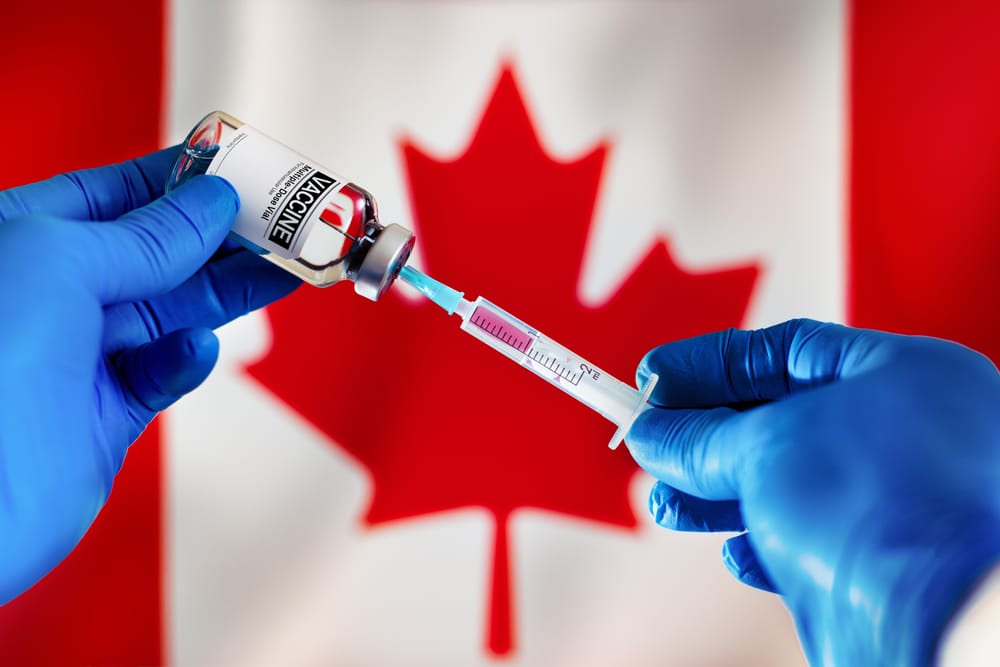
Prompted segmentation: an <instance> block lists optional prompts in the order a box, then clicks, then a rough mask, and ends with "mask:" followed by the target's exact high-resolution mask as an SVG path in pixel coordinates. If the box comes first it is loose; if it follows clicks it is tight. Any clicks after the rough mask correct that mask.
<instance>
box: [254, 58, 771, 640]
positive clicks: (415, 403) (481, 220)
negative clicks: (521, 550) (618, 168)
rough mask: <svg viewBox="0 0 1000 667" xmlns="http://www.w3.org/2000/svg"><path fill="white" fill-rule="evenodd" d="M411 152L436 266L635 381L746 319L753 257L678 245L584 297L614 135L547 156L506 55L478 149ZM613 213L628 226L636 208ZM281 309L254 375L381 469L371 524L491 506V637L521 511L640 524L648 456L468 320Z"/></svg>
mask: <svg viewBox="0 0 1000 667" xmlns="http://www.w3.org/2000/svg"><path fill="white" fill-rule="evenodd" d="M402 152H403V158H404V160H405V163H406V169H407V173H408V175H409V187H410V196H411V200H412V205H413V217H414V220H415V223H416V224H415V227H416V232H417V236H418V243H419V244H421V247H422V249H423V253H424V257H425V258H426V263H425V266H424V269H425V271H426V272H427V273H428V274H429V275H431V276H434V277H436V278H438V279H440V280H443V281H444V282H446V283H447V284H449V285H452V286H454V287H456V288H459V289H465V290H469V291H470V294H471V295H472V296H475V295H477V294H478V295H483V296H486V297H487V298H489V299H490V300H491V301H493V302H494V303H497V304H498V305H500V306H501V307H504V308H506V309H508V310H510V311H511V312H513V313H514V314H515V315H517V316H518V317H520V318H521V319H523V320H524V321H526V322H529V323H530V324H532V325H533V326H536V327H538V328H539V329H540V330H541V331H542V332H543V333H545V334H547V335H548V336H550V337H551V338H553V339H554V340H557V341H559V342H561V343H563V344H565V345H567V346H568V347H569V348H570V349H572V350H574V351H575V352H577V353H579V354H580V355H582V356H583V357H584V358H586V359H589V360H590V361H592V362H594V363H595V364H597V365H598V366H601V367H603V368H604V369H605V370H607V371H608V372H611V373H612V374H614V375H616V376H617V377H619V378H622V379H624V380H625V381H631V380H632V378H633V376H634V372H635V366H636V364H637V362H638V361H639V359H640V358H641V357H642V355H643V354H644V353H645V352H646V351H647V350H649V349H650V348H651V347H653V346H655V345H657V344H660V343H663V342H665V341H667V340H672V339H677V338H682V337H686V336H691V335H695V334H698V333H702V332H704V331H710V330H715V329H720V328H724V327H727V326H734V325H738V324H739V323H740V321H741V320H742V319H743V315H744V312H745V310H746V306H747V303H748V301H749V298H750V293H751V290H752V288H753V283H754V280H755V278H756V274H757V269H756V267H754V266H752V265H751V266H742V267H738V268H732V269H728V270H722V271H716V272H714V273H706V274H698V275H696V274H692V273H688V272H686V271H683V270H682V269H680V268H678V267H677V265H676V264H675V263H674V262H673V260H672V259H671V256H670V253H669V250H668V248H667V246H666V244H665V243H660V244H657V245H656V246H655V247H653V248H652V249H651V250H650V251H649V253H648V254H647V256H646V257H645V259H643V261H642V262H640V263H639V265H638V266H637V267H636V268H635V271H634V273H633V274H632V275H631V276H630V277H629V278H628V279H627V280H626V281H625V282H624V284H623V285H622V286H621V288H620V289H619V290H618V291H617V292H616V293H615V294H614V295H613V296H612V298H611V299H610V300H609V301H608V302H607V303H605V304H604V305H603V306H601V307H599V308H587V307H585V306H583V305H582V304H581V303H580V301H579V299H578V297H577V282H578V280H579V273H580V266H581V262H582V258H583V252H584V245H585V242H586V237H587V233H588V230H589V227H590V223H591V217H592V215H593V211H594V205H595V200H596V198H597V193H598V190H599V186H600V182H601V177H602V170H603V166H604V162H605V158H606V155H607V152H608V145H607V143H606V142H604V143H601V144H599V145H598V146H597V147H596V148H594V149H593V150H591V151H590V152H588V153H587V154H585V155H583V156H582V157H580V158H578V159H576V160H572V161H569V162H558V161H555V160H553V159H551V158H550V157H548V155H546V153H545V151H544V150H543V148H542V147H541V145H540V143H539V139H538V137H537V136H536V133H535V130H534V128H533V126H532V123H531V119H530V116H529V114H528V111H527V109H526V107H525V105H524V102H523V101H522V98H521V95H520V93H519V91H518V88H517V85H516V83H515V79H514V74H513V72H512V71H511V69H510V68H509V67H505V68H503V70H502V72H501V74H500V77H499V81H498V82H497V85H496V88H495V89H494V92H493V94H492V97H491V98H490V100H489V102H488V104H487V105H486V109H485V111H484V113H483V116H482V120H481V122H480V124H479V127H478V128H477V129H476V130H475V132H474V134H473V137H472V139H471V142H470V144H469V146H468V148H467V149H466V150H465V152H464V153H462V154H461V155H460V156H458V157H457V158H454V159H451V160H438V159H435V158H433V157H430V156H428V155H427V154H425V153H423V152H422V151H421V150H420V149H419V148H417V146H416V145H415V144H414V143H413V142H411V141H404V142H403V145H402ZM618 224H620V225H621V233H622V234H628V233H629V226H628V225H629V220H628V219H625V218H622V219H621V220H620V221H618ZM473 290H474V291H473ZM269 313H270V319H271V323H272V326H273V330H274V346H273V349H272V350H271V352H270V353H269V354H268V355H267V356H266V357H265V358H264V359H263V360H262V361H260V362H259V363H257V364H255V365H253V366H251V367H250V368H249V372H250V374H251V375H252V376H253V377H255V378H257V379H258V380H259V381H260V382H262V383H263V384H264V385H265V386H267V387H268V388H270V390H271V391H273V392H274V393H275V394H276V395H277V396H278V397H279V398H280V399H282V400H284V401H285V402H287V403H288V404H289V405H290V406H291V407H292V408H293V409H295V410H296V411H298V412H299V413H300V414H301V415H303V416H304V417H305V418H306V419H308V420H309V421H310V422H312V423H313V424H314V425H315V426H317V427H318V428H319V429H320V430H322V431H323V432H325V433H326V434H328V435H329V436H330V438H331V439H332V440H333V441H334V442H336V443H339V445H340V446H341V447H343V448H344V449H345V450H346V451H347V452H349V453H350V454H351V455H352V456H354V457H355V458H356V459H357V460H358V461H359V462H360V463H361V464H362V465H363V466H365V467H366V468H367V469H368V470H369V471H370V472H371V478H372V480H373V484H374V492H373V494H372V497H371V504H370V506H369V507H368V512H367V514H366V516H365V517H364V519H365V521H366V523H367V524H368V525H369V526H374V525H376V524H381V523H384V522H389V521H394V520H397V519H403V518H407V517H413V516H418V515H424V514H428V513H431V512H443V511H447V510H453V509H457V508H461V507H468V506H479V507H484V508H486V509H488V510H489V511H490V512H492V513H493V515H494V516H495V517H496V533H495V536H496V537H495V544H494V559H493V586H492V599H491V603H490V615H489V627H488V640H487V645H488V647H489V649H490V650H491V651H492V652H493V653H494V654H496V655H504V654H507V653H508V652H509V651H510V650H511V649H512V647H513V631H512V624H511V615H512V611H511V608H510V593H509V573H508V547H507V520H508V518H509V517H510V514H511V512H513V511H514V510H515V509H517V508H519V507H534V508H540V509H546V510H549V511H553V512H561V513H564V514H568V515H572V516H576V517H582V518H586V519H590V520H593V521H598V522H602V523H605V524H611V525H615V526H621V527H624V528H634V526H635V525H636V519H635V517H634V516H633V513H632V509H631V507H630V505H629V502H628V493H627V488H628V483H629V480H630V478H631V477H632V475H633V474H634V473H635V471H636V467H635V464H634V463H633V462H632V460H631V459H630V458H629V456H628V453H627V451H626V450H625V449H624V448H621V449H619V450H618V451H615V452H612V451H610V450H609V449H608V448H607V446H606V445H607V440H608V438H609V437H610V435H611V433H612V432H613V431H614V426H613V425H611V424H610V423H608V422H606V421H604V419H603V418H602V417H600V416H598V415H597V414H596V413H593V412H591V411H590V410H589V409H588V408H586V407H584V406H583V405H581V404H579V403H577V402H576V401H574V400H573V399H572V398H570V397H568V396H566V395H564V394H562V393H561V392H559V391H557V390H556V389H554V388H553V387H551V386H549V385H548V384H547V383H545V382H544V381H542V380H540V379H539V378H536V377H533V376H531V374H530V373H528V372H526V371H525V370H523V369H521V368H519V367H518V366H517V365H515V364H513V363H511V362H510V361H509V360H508V359H505V358H503V357H502V356H500V355H498V354H497V353H496V352H494V351H493V350H491V349H489V348H487V347H485V346H483V345H482V344H481V343H479V342H478V341H476V340H474V339H473V338H472V337H470V336H468V335H467V334H465V333H464V332H461V331H460V330H459V329H458V325H459V320H458V318H457V317H450V318H449V317H448V316H447V315H445V314H444V312H443V311H441V310H440V309H439V308H438V307H437V306H434V305H432V304H431V303H430V302H422V303H416V304H415V303H413V302H412V301H408V300H405V299H402V298H400V297H399V296H398V295H397V294H396V293H393V292H390V293H389V294H387V295H385V296H384V297H383V298H382V299H381V300H380V301H379V302H378V303H372V302H369V301H366V300H365V299H361V298H359V297H357V296H356V295H354V294H353V293H352V290H350V289H348V288H347V286H340V287H336V288H334V289H332V290H313V289H302V290H299V291H298V292H297V293H296V294H295V295H294V296H293V297H292V298H289V299H286V300H285V301H282V302H280V303H278V304H275V305H274V306H272V307H271V309H270V311H269ZM307 339H308V340H309V341H310V342H309V343H308V344H307V343H306V342H305V341H306V340H307ZM318 379H322V381H318ZM661 381H663V382H669V381H670V378H663V379H662V380H661Z"/></svg>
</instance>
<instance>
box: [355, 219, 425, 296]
mask: <svg viewBox="0 0 1000 667" xmlns="http://www.w3.org/2000/svg"><path fill="white" fill-rule="evenodd" d="M415 240H416V238H415V237H414V236H413V232H411V231H410V230H408V229H406V228H405V227H400V226H399V225H396V224H392V225H387V226H386V227H385V228H383V229H382V231H381V232H379V235H378V236H377V237H375V242H374V243H373V244H372V247H371V248H369V249H368V254H366V255H365V258H364V259H363V260H362V261H361V266H360V267H359V268H358V275H357V277H356V278H355V279H354V291H355V292H357V293H358V294H360V295H361V296H363V297H365V298H367V299H371V300H372V301H378V299H379V297H380V296H382V294H384V293H385V291H386V290H387V289H389V286H390V285H392V283H393V281H394V280H396V277H397V276H399V271H400V269H402V268H403V265H404V264H406V260H407V259H409V257H410V251H411V250H413V242H414V241H415Z"/></svg>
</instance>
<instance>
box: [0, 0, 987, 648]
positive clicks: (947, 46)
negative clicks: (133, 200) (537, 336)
mask: <svg viewBox="0 0 1000 667" xmlns="http://www.w3.org/2000/svg"><path fill="white" fill-rule="evenodd" d="M5 23H6V30H5V32H4V36H3V39H2V40H0V73H2V75H3V99H4V104H3V105H0V122H2V123H3V127H4V129H5V145H7V147H8V148H7V151H8V152H7V155H8V159H7V161H6V163H4V165H3V166H0V187H10V186H14V185H19V184H22V183H25V182H30V181H33V180H37V179H40V178H45V177H48V176H51V175H53V174H55V173H58V172H61V171H65V170H70V169H77V168H84V167H92V166H97V165H101V164H106V163H109V162H113V161H119V160H123V159H127V158H129V157H132V156H135V155H139V154H142V153H144V152H148V151H152V150H154V149H156V148H158V147H161V146H165V145H170V144H172V143H176V142H179V141H180V140H182V139H183V138H184V136H185V135H186V133H187V132H188V130H189V129H190V128H191V127H192V126H194V124H195V123H196V122H197V121H198V120H199V118H201V116H203V115H204V114H206V113H208V112H209V111H212V110H214V109H222V110H225V111H227V112H228V113H230V114H232V115H234V116H236V117H237V118H240V119H241V120H243V121H245V122H247V123H249V124H251V125H254V126H255V127H257V128H258V129H260V130H262V131H263V132H265V133H267V134H269V135H271V136H273V137H275V138H277V139H279V140H280V141H282V142H284V143H286V144H288V145H290V146H292V147H294V148H296V149H297V150H299V151H300V152H302V153H304V154H306V155H307V156H309V157H311V158H313V159H314V160H316V161H317V162H319V163H320V164H323V165H326V166H327V167H329V168H330V169H332V170H333V171H334V172H336V173H338V174H340V175H342V176H344V177H346V178H347V179H349V180H351V181H353V182H355V183H357V184H359V185H361V186H362V187H364V188H367V189H368V190H370V191H371V192H373V193H374V195H375V197H376V198H377V200H378V202H379V204H380V212H381V218H382V219H383V221H385V222H396V223H399V224H402V225H404V226H406V227H408V228H410V229H412V230H414V232H415V233H416V234H417V237H418V241H417V251H416V253H415V255H414V260H413V261H414V263H415V264H416V265H417V266H418V267H419V268H422V269H423V270H425V271H427V272H429V273H430V274H431V275H435V276H436V277H439V278H441V279H442V280H445V281H446V282H448V283H450V284H453V286H455V287H456V288H458V289H462V290H465V291H466V292H467V294H468V295H470V296H477V295H483V296H485V297H487V298H489V299H491V300H492V301H494V302H496V303H498V304H500V305H501V306H503V307H504V308H506V309H508V310H510V311H511V312H513V313H514V314H516V315H518V316H520V317H523V318H524V319H525V320H526V321H528V322H530V323H531V324H533V325H536V326H538V327H539V329H541V330H542V331H544V332H546V333H549V334H551V335H552V336H553V337H554V338H556V339H557V340H559V341H560V342H562V343H564V344H566V345H567V346H569V347H570V348H573V349H576V350H577V351H579V352H581V353H582V354H583V355H584V356H586V357H588V358H590V359H591V360H592V361H594V362H595V363H597V364H599V365H601V366H603V367H604V368H606V369H607V370H608V371H610V372H612V373H614V374H615V375H617V376H618V377H620V378H622V379H623V380H626V381H631V380H632V373H633V371H634V368H635V365H636V363H637V362H638V360H639V359H640V358H641V356H642V354H643V353H644V352H645V351H646V350H648V349H649V348H650V347H652V346H653V345H655V344H658V343H661V342H666V341H668V340H672V339H676V338H680V337H683V336H688V335H694V334H696V333H700V332H704V331H709V330H714V329H718V328H723V327H727V326H743V327H756V326H764V325H767V324H771V323H774V322H777V321H781V320H784V319H787V318H790V317H800V316H805V317H813V318H818V319H829V320H837V321H845V322H847V323H849V324H853V325H856V326H866V327H876V328H883V329H888V330H892V331H898V332H904V333H922V334H931V335H937V336H943V337H947V338H951V339H955V340H958V341H960V342H963V343H965V344H967V345H970V346H972V347H974V348H976V349H979V350H981V351H983V352H985V353H987V354H989V355H991V356H992V358H993V359H994V360H997V359H998V358H1000V336H998V335H997V334H996V333H995V332H996V330H997V327H996V324H997V308H996V305H995V297H994V289H995V287H994V286H995V285H996V282H997V278H998V277H1000V268H998V267H1000V225H998V224H997V223H998V222H1000V124H998V123H997V121H996V118H998V117H1000V85H998V83H1000V55H998V51H997V50H996V48H995V45H994V44H995V35H996V34H998V31H1000V8H998V7H997V5H996V4H995V3H992V2H988V1H986V0H983V1H981V2H977V1H975V0H963V1H961V2H953V3H948V5H947V7H945V6H944V5H943V4H942V3H938V2H932V1H930V0H917V1H915V2H909V3H898V2H892V1H890V0H864V1H862V0H855V1H854V2H851V1H850V0H844V1H843V2H837V1H834V0H810V1H804V0H753V1H750V2H746V1H742V0H731V1H726V0H711V1H708V0H706V1H691V0H676V1H670V0H663V1H661V2H655V1H652V0H648V1H635V2H629V1H626V0H621V1H610V0H609V1H605V2H601V1H598V0H579V1H572V0H558V1H552V2H485V1H475V0H448V1H438V2H430V1H428V2H423V1H420V0H409V1H399V2H389V1H383V0H375V1H368V2H362V1H360V0H358V1H355V2H347V1H336V2H334V1H321V0H313V1H308V0H283V1H282V2H277V1H276V0H272V1H265V0H253V1H249V0H242V1H241V0H205V1H201V2H198V1H196V0H174V1H173V2H171V1H169V0H163V1H162V2H156V1H153V0H149V1H145V2H126V1H124V0H122V1H119V2H113V1H110V0H105V1H94V2H86V3H83V2H66V1H63V0H53V1H52V2H48V3H45V4H37V3H36V4H31V3H18V4H17V5H15V6H12V7H9V8H7V9H5ZM39 261H44V249H40V252H39ZM5 324H6V326H15V325H16V324H15V323H5ZM456 326H457V323H456V322H453V321H452V322H449V320H448V319H447V318H445V316H444V315H443V314H441V313H440V312H435V311H434V310H433V308H431V307H428V306H426V304H423V303H421V302H420V301H419V299H417V298H416V297H415V296H414V295H413V294H412V293H410V292H407V291H406V290H405V289H404V288H399V289H394V290H393V292H392V293H390V295H388V296H387V297H385V298H384V299H383V300H381V301H380V302H379V303H377V304H373V303H370V302H366V301H364V300H363V299H362V298H361V297H358V296H357V295H355V294H353V292H352V290H351V288H350V287H349V286H347V285H337V286H334V287H332V288H330V289H328V290H317V289H312V288H303V289H300V290H299V291H298V292H297V293H296V294H294V295H293V296H292V297H290V298H289V299H287V300H285V301H283V302H281V303H280V304H277V305H275V306H274V307H272V308H270V309H269V310H268V311H267V312H265V313H257V314H254V315H251V316H248V317H245V318H242V319H240V320H238V321H237V322H234V323H233V324H231V325H229V326H228V327H226V328H225V329H224V330H223V331H222V332H220V336H221V338H222V343H223V352H222V358H221V359H220V363H219V367H218V368H217V372H216V373H215V374H213V377H212V378H210V379H209V381H208V382H207V383H206V384H205V385H204V386H203V387H201V388H199V389H198V390H197V391H196V392H195V393H194V394H193V395H192V396H190V397H188V398H186V399H184V400H183V401H181V402H180V403H179V404H178V405H176V406H174V407H173V408H171V409H170V410H169V411H168V412H167V413H165V414H164V415H162V416H161V417H160V418H159V419H158V421H157V422H155V423H154V424H153V425H152V426H151V427H150V428H149V429H148V430H147V432H146V433H145V434H144V435H143V437H142V438H141V440H140V441H139V442H138V443H137V444H136V445H135V446H134V447H133V448H132V449H131V450H130V451H129V454H128V457H127V460H126V464H125V467H124V469H123V471H122V473H121V474H120V476H119V479H118V481H117V483H116V486H115V489H114V491H113V493H112V496H111V499H110V502H109V504H108V505H107V507H106V508H105V510H104V511H103V512H102V514H101V515H100V516H99V517H98V520H97V522H96V523H95V525H94V527H93V528H92V529H91V531H90V533H89V534H88V535H87V537H86V538H85V539H84V541H83V543H82V544H81V545H80V546H79V547H78V548H77V550H76V551H75V552H74V553H73V554H72V555H71V556H70V557H69V558H68V559H67V560H66V561H65V562H64V563H63V564H62V565H61V566H60V567H59V568H57V570H55V571H54V572H53V573H52V574H50V575H49V576H48V577H47V578H45V579H44V580H43V581H42V582H40V583H39V584H38V585H36V586H35V587H34V588H33V589H31V590H30V591H28V592H27V593H25V594H24V595H23V596H21V597H20V598H18V599H17V600H15V601H13V602H12V603H10V604H8V605H6V606H4V607H2V608H0V663H3V664H12V665H15V664H23V665H53V664H59V665H104V664H107V665H153V664H157V665H158V664H176V665H308V664H322V665H329V664H334V665H492V664H497V663H504V664H511V665H573V666H577V665H605V664H626V665H674V664H677V665H687V666H692V667H699V666H702V667H709V666H713V667H715V666H723V665H774V666H786V665H787V666H801V665H803V664H804V658H803V657H802V655H801V652H800V650H799V648H798V643H797V641H796V639H795V635H794V629H793V626H792V622H791V619H790V618H789V616H788V614H787V613H786V612H785V610H784V608H783V607H782V605H781V603H780V600H779V599H778V598H776V597H774V596H770V595H767V594H764V593H760V592H758V591H754V590H751V589H748V588H746V587H743V586H741V585H740V584H738V583H737V582H736V581H735V580H734V579H732V578H731V577H730V576H729V574H728V573H727V572H726V570H725V568H724V567H723V565H722V563H721V560H720V557H719V551H720V548H721V545H722V541H723V540H724V539H725V537H727V536H725V535H691V534H674V533H668V532H667V531H664V530H661V529H658V528H657V527H656V526H655V525H653V524H652V521H651V520H650V519H649V518H648V516H647V512H646V495H647V492H648V489H649V487H650V485H651V480H650V478H649V477H648V476H646V475H645V474H644V473H641V472H639V471H638V470H637V469H636V468H635V466H634V465H633V464H632V463H631V462H630V460H629V459H628V455H627V453H626V452H625V450H624V448H622V449H620V450H619V451H615V452H610V451H609V450H607V449H606V447H605V445H606V442H607V439H608V438H609V437H610V435H611V432H612V431H613V427H612V426H611V425H610V424H608V423H606V422H604V421H603V420H601V419H600V418H598V417H596V416H595V415H592V414H590V413H589V412H588V411H587V409H586V408H584V407H582V406H580V405H577V404H575V403H573V402H572V401H570V400H569V399H567V398H566V397H564V396H562V395H561V394H559V393H558V392H556V391H555V390H554V389H551V388H549V387H547V386H546V385H544V384H543V383H541V381H539V380H537V379H536V378H532V377H530V376H525V374H524V372H523V371H521V370H520V369H518V368H516V367H515V366H514V365H512V364H509V362H506V361H504V360H496V359H493V358H492V356H490V355H491V353H490V352H489V351H488V350H485V351H484V350H480V349H477V348H476V347H475V346H474V344H473V343H470V342H469V341H466V340H463V338H464V336H463V335H462V334H461V333H460V332H457V331H454V329H455V328H456ZM449 329H450V330H449ZM666 381H669V379H666Z"/></svg>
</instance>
